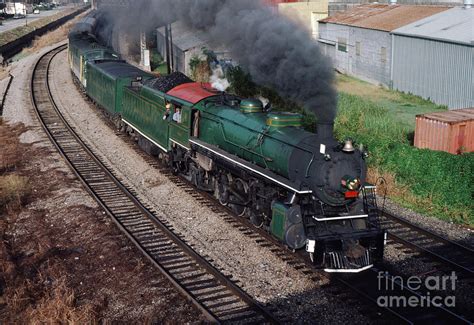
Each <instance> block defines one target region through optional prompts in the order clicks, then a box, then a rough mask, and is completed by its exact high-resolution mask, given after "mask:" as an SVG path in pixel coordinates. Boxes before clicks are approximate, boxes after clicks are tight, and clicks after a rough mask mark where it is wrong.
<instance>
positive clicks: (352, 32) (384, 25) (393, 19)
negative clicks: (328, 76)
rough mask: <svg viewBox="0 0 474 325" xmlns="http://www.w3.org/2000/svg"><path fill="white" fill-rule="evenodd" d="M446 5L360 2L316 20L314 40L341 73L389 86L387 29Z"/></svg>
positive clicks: (394, 27)
mask: <svg viewBox="0 0 474 325" xmlns="http://www.w3.org/2000/svg"><path fill="white" fill-rule="evenodd" d="M447 9H449V8H448V7H444V6H408V5H397V4H394V5H387V4H367V5H361V6H358V7H355V8H353V9H351V10H349V11H346V12H343V13H339V14H336V15H335V16H332V17H328V18H326V19H323V20H320V21H319V23H320V26H319V39H318V41H319V42H320V45H321V48H322V50H323V52H324V53H325V54H326V55H328V56H329V57H331V59H332V61H333V63H334V66H335V68H336V69H338V70H339V71H341V72H342V73H346V74H349V75H352V76H355V77H357V78H360V79H363V80H366V81H368V82H372V83H375V84H382V85H385V86H387V87H389V86H390V84H391V79H390V70H391V64H392V39H391V35H390V32H391V31H392V30H394V29H397V28H399V27H401V26H404V25H407V24H410V23H412V22H415V21H417V20H420V19H422V18H425V17H429V16H432V15H434V14H436V13H439V12H441V11H445V10H447Z"/></svg>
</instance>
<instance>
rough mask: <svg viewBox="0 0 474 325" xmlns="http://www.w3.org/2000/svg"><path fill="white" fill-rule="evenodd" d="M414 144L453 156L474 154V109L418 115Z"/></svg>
mask: <svg viewBox="0 0 474 325" xmlns="http://www.w3.org/2000/svg"><path fill="white" fill-rule="evenodd" d="M414 144H415V147H417V148H426V149H431V150H440V151H446V152H449V153H452V154H457V153H460V152H474V108H471V109H462V110H455V111H450V112H443V113H433V114H424V115H418V116H417V117H416V129H415V141H414Z"/></svg>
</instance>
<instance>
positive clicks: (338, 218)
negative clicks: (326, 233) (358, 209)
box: [313, 214, 369, 221]
mask: <svg viewBox="0 0 474 325" xmlns="http://www.w3.org/2000/svg"><path fill="white" fill-rule="evenodd" d="M368 217H369V215H368V214H359V215H356V216H342V217H332V218H331V217H328V218H317V217H315V216H313V219H314V220H316V221H333V220H345V219H360V218H368Z"/></svg>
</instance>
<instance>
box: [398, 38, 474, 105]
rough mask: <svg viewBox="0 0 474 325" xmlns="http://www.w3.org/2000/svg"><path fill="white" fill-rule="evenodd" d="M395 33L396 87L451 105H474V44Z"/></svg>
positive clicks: (438, 102)
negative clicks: (454, 42)
mask: <svg viewBox="0 0 474 325" xmlns="http://www.w3.org/2000/svg"><path fill="white" fill-rule="evenodd" d="M466 32H467V31H466ZM393 37H394V45H393V46H394V54H393V88H394V89H398V90H401V91H404V92H410V93H412V94H415V95H418V96H421V97H423V98H426V99H431V100H432V101H433V102H435V103H437V104H442V105H446V106H448V107H449V109H457V108H469V107H474V88H473V84H474V46H468V45H461V44H453V43H446V42H440V41H434V40H427V39H420V38H413V37H405V36H400V35H393Z"/></svg>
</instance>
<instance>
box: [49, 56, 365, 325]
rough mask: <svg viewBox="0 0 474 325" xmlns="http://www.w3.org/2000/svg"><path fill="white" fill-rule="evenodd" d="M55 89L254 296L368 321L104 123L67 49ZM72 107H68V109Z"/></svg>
mask: <svg viewBox="0 0 474 325" xmlns="http://www.w3.org/2000/svg"><path fill="white" fill-rule="evenodd" d="M52 68H53V69H54V71H55V73H54V76H53V80H54V81H53V83H52V91H53V94H54V96H55V98H57V100H58V105H59V106H60V107H61V110H62V111H63V112H64V114H65V116H66V118H67V119H68V121H69V122H70V123H71V124H72V125H73V126H74V127H75V128H76V131H77V132H78V133H79V134H80V135H81V137H83V139H84V140H86V142H87V143H88V144H89V145H90V146H91V147H92V148H93V149H94V151H95V152H101V153H102V155H103V158H104V160H105V161H107V163H110V165H112V166H114V168H115V169H116V172H117V173H118V174H119V176H120V177H121V178H123V179H124V180H126V181H127V183H129V184H130V185H131V186H133V187H134V189H135V190H136V191H137V192H138V194H139V196H140V199H141V200H142V201H143V202H144V203H146V204H148V205H150V206H151V207H153V209H155V210H156V211H158V214H159V215H161V216H163V217H165V218H166V219H167V220H168V221H169V222H171V223H172V225H173V227H174V228H175V229H176V231H177V232H180V233H182V234H183V235H184V236H185V238H186V240H188V241H189V242H190V243H192V244H193V245H194V246H195V249H196V250H197V251H198V252H199V253H200V254H203V255H206V256H209V257H210V258H212V260H214V262H213V264H214V265H215V266H217V267H218V268H220V269H223V271H224V272H225V273H229V274H232V275H233V277H234V279H237V280H239V281H240V283H241V284H242V287H243V288H244V289H245V290H246V291H247V292H248V293H249V294H250V295H251V296H253V297H254V298H256V299H257V300H259V301H261V302H262V303H265V304H271V305H274V306H278V307H279V309H280V310H281V311H282V313H284V314H285V315H286V316H288V317H290V318H291V319H293V320H294V321H302V322H314V321H315V319H317V320H318V321H320V322H326V323H337V322H349V321H350V322H355V323H367V322H368V321H369V319H367V318H366V317H365V316H363V315H362V314H361V313H360V312H359V311H358V308H360V307H361V306H359V305H358V304H352V305H344V304H343V302H342V301H341V300H339V299H338V298H337V297H335V296H333V295H330V294H328V293H327V292H326V291H325V290H323V289H322V288H321V286H323V285H325V284H327V280H321V281H320V282H319V283H316V282H314V281H312V280H311V279H309V278H308V277H307V276H305V275H304V274H302V273H301V272H299V271H297V270H295V269H294V268H293V267H292V266H291V265H289V264H287V263H286V262H284V261H283V260H282V259H281V258H279V257H278V256H276V255H275V254H274V253H272V252H271V251H269V250H268V249H266V248H264V247H260V246H259V245H258V244H257V243H255V242H254V241H251V240H249V239H248V238H247V237H246V236H245V235H243V234H242V233H241V232H240V231H238V230H237V229H235V228H234V227H232V226H231V225H230V224H229V223H227V222H225V221H224V220H222V218H220V217H219V216H218V214H216V213H214V212H212V210H211V209H210V208H208V207H205V206H203V205H201V204H200V203H199V202H198V201H197V200H195V199H194V198H193V197H192V196H191V195H189V194H188V193H186V192H185V191H184V190H183V189H180V188H179V187H178V186H176V185H175V184H174V183H172V182H171V181H169V179H168V178H167V177H166V176H164V175H161V174H160V173H159V172H158V171H157V170H156V169H155V168H152V167H151V166H150V165H149V164H148V163H147V162H146V161H145V160H144V159H143V158H141V157H140V156H139V155H138V154H137V153H136V152H135V151H134V150H133V149H132V148H130V147H129V146H128V145H127V144H126V143H124V141H123V140H122V139H120V138H119V137H117V135H116V134H115V132H114V131H113V130H111V129H110V128H109V127H107V126H106V125H104V122H103V120H102V117H101V116H102V113H101V112H99V111H98V110H97V109H96V108H94V107H92V105H90V103H88V102H86V101H85V100H84V99H83V97H82V96H81V94H80V93H79V92H78V91H77V88H76V86H75V85H74V83H73V81H72V77H71V73H70V71H69V68H68V65H67V61H66V53H65V52H64V53H61V54H60V55H58V57H57V58H56V59H55V60H54V61H53V64H52ZM66 107H67V110H66V109H65V108H66Z"/></svg>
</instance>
